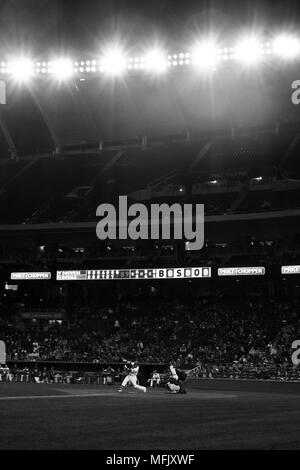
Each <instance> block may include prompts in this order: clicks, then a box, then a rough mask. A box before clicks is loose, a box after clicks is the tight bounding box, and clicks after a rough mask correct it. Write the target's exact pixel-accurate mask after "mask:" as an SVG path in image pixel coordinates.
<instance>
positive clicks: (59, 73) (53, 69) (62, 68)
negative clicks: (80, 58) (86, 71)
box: [49, 59, 74, 80]
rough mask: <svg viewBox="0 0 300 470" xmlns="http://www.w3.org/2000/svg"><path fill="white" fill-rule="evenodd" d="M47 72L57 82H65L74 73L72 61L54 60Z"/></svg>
mask: <svg viewBox="0 0 300 470" xmlns="http://www.w3.org/2000/svg"><path fill="white" fill-rule="evenodd" d="M49 72H50V73H52V74H53V75H54V76H55V78H57V79H58V80H67V79H68V78H70V77H71V76H72V75H73V73H74V68H73V64H72V61H71V60H70V59H56V60H54V61H53V62H52V64H51V66H50V67H49Z"/></svg>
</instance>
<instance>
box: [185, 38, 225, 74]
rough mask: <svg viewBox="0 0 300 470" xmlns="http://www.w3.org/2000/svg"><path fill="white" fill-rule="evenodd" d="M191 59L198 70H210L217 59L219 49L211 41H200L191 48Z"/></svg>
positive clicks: (216, 63) (213, 67)
mask: <svg viewBox="0 0 300 470" xmlns="http://www.w3.org/2000/svg"><path fill="white" fill-rule="evenodd" d="M191 61H192V63H193V64H194V66H195V67H196V68H197V69H198V70H200V71H211V70H213V69H215V68H216V66H217V65H218V61H219V50H218V47H217V44H216V43H214V42H213V41H202V42H200V43H198V44H196V45H195V46H194V47H193V48H192V52H191Z"/></svg>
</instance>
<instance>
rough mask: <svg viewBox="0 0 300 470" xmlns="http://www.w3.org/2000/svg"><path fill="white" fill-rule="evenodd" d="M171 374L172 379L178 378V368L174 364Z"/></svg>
mask: <svg viewBox="0 0 300 470" xmlns="http://www.w3.org/2000/svg"><path fill="white" fill-rule="evenodd" d="M170 375H171V377H172V379H174V380H178V375H177V372H176V369H175V367H174V366H173V365H172V364H171V365H170Z"/></svg>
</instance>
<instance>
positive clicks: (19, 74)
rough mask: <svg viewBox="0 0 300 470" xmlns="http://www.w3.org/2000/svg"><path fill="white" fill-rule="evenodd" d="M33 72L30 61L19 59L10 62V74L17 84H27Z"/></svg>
mask: <svg viewBox="0 0 300 470" xmlns="http://www.w3.org/2000/svg"><path fill="white" fill-rule="evenodd" d="M33 72H34V63H33V61H32V60H30V59H26V58H20V59H15V60H13V61H12V62H11V69H10V73H11V76H12V77H13V79H14V80H16V81H17V82H28V81H29V80H30V78H31V77H32V75H33Z"/></svg>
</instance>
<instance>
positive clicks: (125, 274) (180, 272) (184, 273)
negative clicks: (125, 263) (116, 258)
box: [56, 267, 211, 281]
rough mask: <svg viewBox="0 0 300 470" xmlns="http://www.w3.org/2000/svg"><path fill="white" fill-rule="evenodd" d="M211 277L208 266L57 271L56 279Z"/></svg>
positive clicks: (100, 279)
mask: <svg viewBox="0 0 300 470" xmlns="http://www.w3.org/2000/svg"><path fill="white" fill-rule="evenodd" d="M209 277H211V268H210V267H196V268H155V269H154V268H149V269H86V270H80V271H57V273H56V279H57V281H105V280H122V279H125V280H126V279H136V280H139V279H189V278H190V279H195V278H209Z"/></svg>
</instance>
